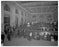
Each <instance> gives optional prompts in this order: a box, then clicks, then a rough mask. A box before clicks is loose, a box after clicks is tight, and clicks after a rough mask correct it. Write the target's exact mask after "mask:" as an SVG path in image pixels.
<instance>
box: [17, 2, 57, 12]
mask: <svg viewBox="0 0 59 47" xmlns="http://www.w3.org/2000/svg"><path fill="white" fill-rule="evenodd" d="M16 3H17V4H19V6H21V7H23V8H24V9H25V10H27V11H28V12H30V13H40V12H41V11H42V12H43V11H46V9H47V8H49V6H52V5H53V6H57V5H58V2H57V1H16ZM49 9H50V8H49Z"/></svg>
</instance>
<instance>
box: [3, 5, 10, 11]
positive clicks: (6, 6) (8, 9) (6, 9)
mask: <svg viewBox="0 0 59 47" xmlns="http://www.w3.org/2000/svg"><path fill="white" fill-rule="evenodd" d="M4 10H5V11H9V12H10V8H9V6H8V5H7V4H5V6H4Z"/></svg>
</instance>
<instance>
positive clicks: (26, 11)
mask: <svg viewBox="0 0 59 47" xmlns="http://www.w3.org/2000/svg"><path fill="white" fill-rule="evenodd" d="M15 3H16V5H17V6H19V7H21V8H22V9H23V10H25V11H26V12H28V13H30V12H29V11H28V10H26V9H25V8H24V7H22V6H21V5H20V4H18V3H17V2H15Z"/></svg>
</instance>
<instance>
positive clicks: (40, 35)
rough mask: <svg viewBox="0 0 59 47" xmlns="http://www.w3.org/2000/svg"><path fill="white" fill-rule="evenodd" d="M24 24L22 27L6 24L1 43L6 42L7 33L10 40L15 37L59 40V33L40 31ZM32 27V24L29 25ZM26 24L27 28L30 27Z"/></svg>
mask: <svg viewBox="0 0 59 47" xmlns="http://www.w3.org/2000/svg"><path fill="white" fill-rule="evenodd" d="M23 26H24V25H21V26H20V27H10V25H8V24H6V25H5V26H4V33H2V34H1V40H2V42H1V43H4V38H5V35H6V36H7V39H8V41H11V40H12V38H13V37H17V38H21V37H23V38H25V39H27V40H29V41H30V40H32V39H34V40H40V39H43V40H47V41H58V33H57V34H55V33H51V32H47V31H46V32H40V31H39V30H37V31H35V30H32V31H31V30H28V29H26V30H25V29H24V27H23ZM29 27H30V26H29ZM29 27H27V26H26V25H25V28H29Z"/></svg>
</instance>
